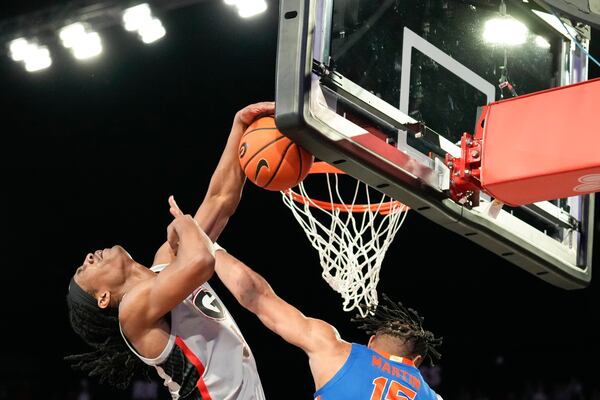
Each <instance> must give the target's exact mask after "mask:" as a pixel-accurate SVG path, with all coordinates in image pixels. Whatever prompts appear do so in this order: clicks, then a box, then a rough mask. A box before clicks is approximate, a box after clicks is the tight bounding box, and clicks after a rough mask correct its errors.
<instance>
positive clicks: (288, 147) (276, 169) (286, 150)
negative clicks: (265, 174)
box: [263, 142, 294, 189]
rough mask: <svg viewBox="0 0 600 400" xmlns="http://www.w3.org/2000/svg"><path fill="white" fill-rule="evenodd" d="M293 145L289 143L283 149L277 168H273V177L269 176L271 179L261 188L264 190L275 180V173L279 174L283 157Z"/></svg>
mask: <svg viewBox="0 0 600 400" xmlns="http://www.w3.org/2000/svg"><path fill="white" fill-rule="evenodd" d="M293 144H294V142H291V143H290V144H288V146H287V147H286V148H285V151H284V152H283V154H282V155H281V159H280V160H279V164H277V168H275V172H274V173H273V175H271V179H269V182H267V184H266V185H264V186H263V188H265V189H266V188H267V187H268V186H269V185H270V184H271V182H273V179H275V177H276V176H277V173H278V172H279V168H281V164H283V161H284V160H285V156H286V154H287V152H288V151H289V150H290V148H291V147H292V145H293Z"/></svg>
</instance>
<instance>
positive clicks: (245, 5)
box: [238, 0, 267, 18]
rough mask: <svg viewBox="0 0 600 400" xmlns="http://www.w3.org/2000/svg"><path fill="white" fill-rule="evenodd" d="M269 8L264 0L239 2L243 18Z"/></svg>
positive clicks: (240, 14) (239, 9) (239, 13)
mask: <svg viewBox="0 0 600 400" xmlns="http://www.w3.org/2000/svg"><path fill="white" fill-rule="evenodd" d="M266 10H267V3H266V2H265V1H264V0H246V1H240V2H238V15H239V16H240V17H242V18H250V17H253V16H255V15H258V14H261V13H263V12H265V11H266Z"/></svg>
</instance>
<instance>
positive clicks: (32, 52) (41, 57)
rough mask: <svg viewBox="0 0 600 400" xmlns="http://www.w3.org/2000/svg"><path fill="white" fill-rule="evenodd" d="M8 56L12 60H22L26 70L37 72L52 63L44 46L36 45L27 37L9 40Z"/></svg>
mask: <svg viewBox="0 0 600 400" xmlns="http://www.w3.org/2000/svg"><path fill="white" fill-rule="evenodd" d="M9 50H10V57H11V58H12V59H13V60H14V61H22V62H23V64H24V65H25V70H26V71H27V72H37V71H41V70H44V69H46V68H48V67H50V66H51V65H52V57H50V51H49V50H48V47H46V46H38V45H37V44H36V43H30V42H28V41H27V39H24V38H19V39H15V40H13V41H12V42H10V45H9Z"/></svg>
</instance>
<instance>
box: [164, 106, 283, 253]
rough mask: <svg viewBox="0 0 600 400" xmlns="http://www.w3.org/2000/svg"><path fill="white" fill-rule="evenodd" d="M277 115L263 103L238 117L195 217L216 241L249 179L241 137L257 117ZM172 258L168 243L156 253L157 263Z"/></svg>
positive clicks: (234, 119)
mask: <svg viewBox="0 0 600 400" xmlns="http://www.w3.org/2000/svg"><path fill="white" fill-rule="evenodd" d="M274 113H275V103H273V102H261V103H255V104H251V105H249V106H247V107H244V108H243V109H241V110H240V111H238V112H237V113H236V114H235V117H234V118H233V124H232V126H231V131H230V133H229V138H228V139H227V144H226V145H225V149H224V150H223V154H222V155H221V158H220V160H219V163H218V164H217V167H216V169H215V171H214V173H213V175H212V178H211V180H210V183H209V185H208V190H207V191H206V195H205V196H204V200H203V201H202V204H200V207H199V208H198V210H197V211H196V214H195V215H194V219H195V220H196V221H198V223H199V224H200V227H201V228H202V230H203V231H204V232H206V234H207V235H208V236H209V237H210V238H211V240H212V241H213V242H214V241H216V240H217V239H218V237H219V235H220V234H221V232H222V231H223V229H224V228H225V226H226V225H227V222H228V221H229V218H230V217H231V216H232V215H233V214H234V213H235V210H236V209H237V206H238V204H239V202H240V198H241V196H242V189H243V187H244V182H245V180H246V176H245V175H244V172H243V171H242V170H241V168H240V164H239V159H238V147H239V144H240V140H241V138H242V135H243V134H244V132H245V131H246V129H247V128H248V126H249V125H250V124H251V123H252V122H253V121H254V120H255V119H257V118H259V117H262V116H265V115H271V114H274ZM172 259H173V254H172V253H171V251H170V248H169V245H168V243H164V244H163V245H162V246H161V247H160V248H159V249H158V251H157V252H156V255H155V257H154V264H155V265H156V264H168V263H169V262H170V261H171V260H172Z"/></svg>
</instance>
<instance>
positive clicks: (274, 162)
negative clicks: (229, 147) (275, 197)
mask: <svg viewBox="0 0 600 400" xmlns="http://www.w3.org/2000/svg"><path fill="white" fill-rule="evenodd" d="M239 159H240V165H241V167H242V169H243V171H244V173H245V174H246V176H247V177H248V179H249V180H250V181H251V182H253V183H254V184H255V185H257V186H260V187H262V188H264V189H267V190H273V191H280V190H286V189H289V188H292V187H294V186H296V185H298V184H299V183H300V182H302V180H304V178H305V177H306V175H308V171H309V170H310V167H311V166H312V164H313V162H314V157H313V155H312V154H310V153H309V152H308V151H306V150H304V149H303V148H302V147H300V146H299V145H297V144H296V143H294V142H293V141H292V140H291V139H289V138H288V137H287V136H285V135H283V134H282V133H281V132H280V131H279V130H278V129H277V127H276V126H275V118H274V117H272V116H268V117H261V118H259V119H257V120H256V121H254V122H253V123H252V124H251V125H250V126H249V127H248V129H247V130H246V132H245V133H244V135H243V136H242V139H241V141H240V147H239Z"/></svg>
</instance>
